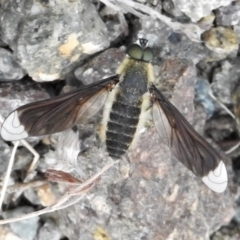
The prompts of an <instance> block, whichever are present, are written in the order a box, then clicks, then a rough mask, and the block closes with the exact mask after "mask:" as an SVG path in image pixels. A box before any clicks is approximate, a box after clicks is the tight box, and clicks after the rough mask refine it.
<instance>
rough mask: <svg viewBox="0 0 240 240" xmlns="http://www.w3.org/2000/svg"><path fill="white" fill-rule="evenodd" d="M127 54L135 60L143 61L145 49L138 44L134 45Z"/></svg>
mask: <svg viewBox="0 0 240 240" xmlns="http://www.w3.org/2000/svg"><path fill="white" fill-rule="evenodd" d="M127 54H128V55H129V57H131V58H133V59H136V60H142V57H143V49H142V48H141V47H140V46H139V45H137V44H132V45H130V46H129V48H128V49H127Z"/></svg>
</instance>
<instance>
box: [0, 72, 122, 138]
mask: <svg viewBox="0 0 240 240" xmlns="http://www.w3.org/2000/svg"><path fill="white" fill-rule="evenodd" d="M117 83H118V76H117V75H116V76H113V77H110V78H107V79H104V80H102V81H99V82H97V83H93V84H89V85H86V86H83V87H81V88H79V89H77V90H75V91H72V92H69V93H66V94H63V95H60V96H58V97H56V98H53V99H47V100H43V101H39V102H34V103H30V104H27V105H24V106H22V107H19V108H18V109H16V110H15V111H13V112H12V113H11V114H10V115H9V116H8V117H7V118H6V120H5V121H4V123H3V125H2V130H1V135H2V137H3V139H5V140H7V141H13V140H20V139H23V138H26V137H28V136H42V135H47V134H52V133H56V132H61V131H63V130H65V129H68V128H71V127H72V126H74V125H75V124H76V123H78V122H79V120H80V119H82V118H89V117H91V116H93V115H94V114H95V113H96V112H97V111H99V110H100V109H101V108H102V106H103V104H104V103H105V100H106V98H107V95H108V93H109V91H110V90H111V89H112V88H114V86H115V85H116V84H117Z"/></svg>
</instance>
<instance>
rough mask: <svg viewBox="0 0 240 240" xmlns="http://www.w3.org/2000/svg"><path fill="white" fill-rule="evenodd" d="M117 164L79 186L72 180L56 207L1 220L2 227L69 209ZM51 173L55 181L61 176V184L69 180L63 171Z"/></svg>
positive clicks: (105, 168)
mask: <svg viewBox="0 0 240 240" xmlns="http://www.w3.org/2000/svg"><path fill="white" fill-rule="evenodd" d="M115 163H117V162H112V163H109V164H108V165H106V166H105V167H103V168H102V169H101V170H100V171H99V172H98V173H96V174H95V175H94V176H92V177H91V178H90V179H88V180H87V181H85V182H83V183H78V184H77V185H74V186H73V183H72V182H71V181H72V180H73V179H75V181H76V180H77V181H79V180H78V179H76V178H74V177H72V178H70V183H69V185H70V186H69V187H68V188H67V190H66V192H65V194H64V195H63V196H62V197H61V198H60V199H58V201H57V202H56V203H55V204H54V205H52V206H50V207H47V208H44V209H42V210H40V211H36V212H33V213H29V214H26V215H24V216H20V217H16V218H10V219H6V220H0V225H2V224H7V223H12V222H18V221H21V220H25V219H29V218H32V217H36V216H39V215H42V214H45V213H49V212H54V211H56V210H60V209H63V208H66V207H69V206H71V205H73V204H75V203H76V202H78V201H79V200H81V199H82V198H83V197H84V196H85V194H86V193H87V192H88V191H89V190H90V189H92V188H93V187H94V186H95V184H96V183H97V182H98V181H99V178H100V176H101V175H102V174H103V173H104V172H106V171H107V170H108V169H109V168H111V167H112V166H113V165H114V164H115ZM50 172H52V173H54V174H52V175H51V176H50V177H52V178H53V180H56V179H54V175H55V176H56V178H59V176H60V180H61V181H60V182H61V183H62V180H63V178H64V177H66V176H67V179H69V175H70V174H68V173H64V172H62V171H59V172H58V171H56V170H55V172H54V171H52V170H50ZM66 182H67V180H66V179H65V183H66Z"/></svg>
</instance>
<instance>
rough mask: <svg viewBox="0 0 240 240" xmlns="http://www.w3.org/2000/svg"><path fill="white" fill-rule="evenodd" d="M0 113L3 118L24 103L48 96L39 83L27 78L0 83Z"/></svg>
mask: <svg viewBox="0 0 240 240" xmlns="http://www.w3.org/2000/svg"><path fill="white" fill-rule="evenodd" d="M0 96H1V97H0V108H1V115H2V116H3V117H4V118H5V117H7V116H8V114H10V112H11V111H13V110H15V109H16V108H17V107H20V106H22V105H24V104H27V103H30V102H34V101H37V100H43V99H46V98H49V94H48V93H46V91H45V90H44V89H43V88H42V87H41V85H40V84H38V83H35V82H30V81H27V80H24V81H18V82H14V83H10V82H8V83H7V82H3V83H0Z"/></svg>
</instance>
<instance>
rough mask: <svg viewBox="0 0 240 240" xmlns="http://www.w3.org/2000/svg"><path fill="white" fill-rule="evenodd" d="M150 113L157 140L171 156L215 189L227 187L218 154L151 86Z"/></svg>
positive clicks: (223, 165)
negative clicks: (167, 147) (157, 136)
mask: <svg viewBox="0 0 240 240" xmlns="http://www.w3.org/2000/svg"><path fill="white" fill-rule="evenodd" d="M149 91H150V94H151V99H152V101H153V107H152V116H153V121H154V125H155V127H156V129H157V132H158V134H159V136H160V137H161V139H162V140H163V141H164V143H165V144H167V145H168V146H169V147H170V149H171V152H172V153H173V155H174V156H175V157H176V158H177V159H178V160H179V161H180V162H182V163H183V164H184V165H185V166H186V167H187V168H188V169H190V170H191V171H192V172H193V173H194V174H196V175H197V176H200V177H202V180H203V182H204V183H205V184H206V185H207V186H208V187H209V188H210V189H212V190H213V191H215V192H219V193H220V192H223V191H224V190H225V189H226V187H227V182H228V178H227V171H226V167H225V164H224V163H223V161H222V158H223V157H222V156H221V154H220V153H218V152H217V151H216V150H215V149H214V148H213V147H212V146H211V145H210V144H209V143H208V142H207V141H206V140H205V139H203V137H201V136H200V135H199V134H198V133H197V132H196V130H195V129H194V128H193V127H192V126H191V125H190V124H189V123H188V121H187V120H186V119H185V118H184V117H183V116H182V114H181V113H180V112H179V111H178V110H177V109H176V108H175V107H174V106H173V105H172V104H171V103H170V101H168V100H167V99H166V97H165V96H164V95H163V94H162V93H161V92H160V91H159V90H158V89H157V88H156V87H155V86H154V85H152V86H151V87H150V89H149Z"/></svg>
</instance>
